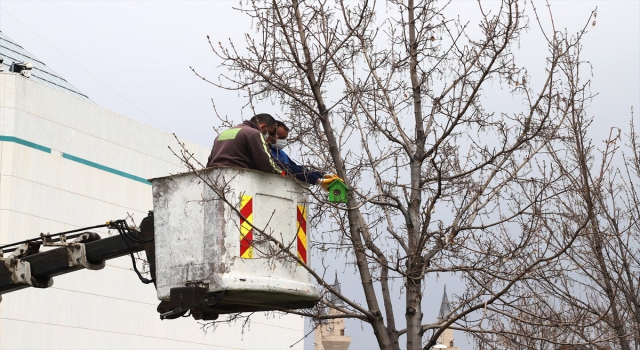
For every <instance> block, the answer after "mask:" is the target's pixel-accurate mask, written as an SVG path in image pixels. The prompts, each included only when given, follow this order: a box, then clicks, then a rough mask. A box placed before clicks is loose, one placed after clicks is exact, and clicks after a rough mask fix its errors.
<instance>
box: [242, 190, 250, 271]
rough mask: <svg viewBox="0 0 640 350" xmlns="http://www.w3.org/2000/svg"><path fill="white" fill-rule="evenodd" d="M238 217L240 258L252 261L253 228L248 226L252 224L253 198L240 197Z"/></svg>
mask: <svg viewBox="0 0 640 350" xmlns="http://www.w3.org/2000/svg"><path fill="white" fill-rule="evenodd" d="M240 215H241V216H240V257H241V258H244V259H252V258H253V246H252V245H251V244H252V243H253V227H251V225H249V224H253V197H251V196H246V195H242V198H241V200H240ZM245 219H246V220H245Z"/></svg>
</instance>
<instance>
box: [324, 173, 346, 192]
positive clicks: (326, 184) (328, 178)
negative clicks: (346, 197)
mask: <svg viewBox="0 0 640 350" xmlns="http://www.w3.org/2000/svg"><path fill="white" fill-rule="evenodd" d="M334 181H342V182H344V180H342V179H341V178H339V177H338V175H336V174H326V175H325V176H323V178H322V179H320V180H318V184H319V185H320V186H322V188H324V189H325V191H328V190H329V185H330V184H331V183H332V182H334Z"/></svg>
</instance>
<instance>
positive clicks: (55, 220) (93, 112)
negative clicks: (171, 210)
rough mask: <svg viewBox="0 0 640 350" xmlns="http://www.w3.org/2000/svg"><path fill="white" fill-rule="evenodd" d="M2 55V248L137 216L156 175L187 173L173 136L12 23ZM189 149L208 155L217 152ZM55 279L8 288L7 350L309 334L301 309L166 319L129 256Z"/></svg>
mask: <svg viewBox="0 0 640 350" xmlns="http://www.w3.org/2000/svg"><path fill="white" fill-rule="evenodd" d="M0 57H2V58H3V59H4V64H5V65H6V66H4V72H2V73H0V245H2V244H7V243H12V242H16V241H19V240H24V239H27V238H33V237H37V236H38V235H39V234H40V233H41V232H50V233H55V232H60V231H66V230H71V229H74V228H80V227H87V226H91V225H97V224H101V223H104V222H105V221H107V220H111V219H122V218H125V217H126V216H127V215H128V214H131V215H133V216H134V218H135V220H136V222H138V223H139V221H140V220H141V219H142V218H143V217H145V216H146V213H147V211H148V210H150V209H152V196H151V186H150V184H149V183H148V182H147V181H146V179H148V178H152V177H158V176H164V175H168V174H170V173H177V172H180V171H183V170H184V169H183V168H182V167H181V164H180V161H179V160H178V159H177V158H176V157H175V156H174V155H173V154H172V153H171V151H170V150H169V149H168V146H171V147H174V148H175V147H177V146H178V145H177V142H176V141H175V140H174V138H173V136H172V135H170V134H167V133H164V132H162V131H159V130H157V129H154V128H152V127H150V126H147V125H144V124H142V123H139V122H137V121H134V120H131V119H128V118H126V117H124V116H121V115H118V114H116V113H113V112H111V111H108V110H106V109H103V108H101V107H99V106H98V105H96V104H95V103H93V102H91V100H89V98H88V97H87V96H86V95H84V94H82V93H81V92H79V91H77V89H75V88H74V87H73V86H71V85H70V84H69V83H68V82H66V81H65V80H64V79H62V78H61V77H59V76H58V75H57V74H55V72H53V71H52V70H50V69H49V68H48V67H47V66H46V65H44V63H42V62H41V61H39V60H37V59H36V58H34V57H32V56H31V55H30V54H29V53H28V52H26V51H25V50H24V49H23V48H22V47H20V46H19V45H17V44H16V43H15V42H13V41H12V40H11V39H10V38H8V37H7V36H6V35H5V34H4V33H2V32H0ZM12 61H15V62H18V61H30V62H32V64H33V66H34V68H33V69H32V71H31V73H32V75H31V77H30V78H26V77H24V76H22V75H21V74H16V73H12V72H7V70H8V67H9V65H10V64H11V62H12ZM187 146H188V148H189V149H190V151H192V152H194V153H195V154H196V156H197V157H199V159H200V160H201V161H206V157H207V155H208V153H209V149H207V148H204V147H201V146H198V145H195V144H191V143H187ZM96 232H98V233H100V235H108V234H109V233H108V232H107V230H104V229H103V230H96ZM54 281H55V282H54V285H53V286H52V287H50V288H48V289H34V288H27V289H23V290H20V291H17V292H13V293H8V294H4V295H3V296H2V302H1V303H0V349H16V348H23V349H24V348H29V349H34V348H38V349H71V348H85V349H86V348H91V349H116V348H117V349H122V348H137V349H142V348H145V349H151V348H153V349H179V348H188V349H284V348H289V346H290V345H292V344H294V343H296V342H298V340H300V339H301V338H302V337H303V335H304V329H303V328H304V322H303V319H302V318H301V317H299V316H293V315H289V316H273V317H268V316H265V315H262V314H256V315H254V316H253V317H252V319H251V322H250V323H249V324H248V326H247V325H245V327H244V331H243V325H242V321H239V322H238V323H237V324H235V325H221V326H219V327H218V328H217V329H216V330H215V331H213V332H212V331H211V330H209V332H207V333H205V332H203V330H201V326H200V325H199V324H198V322H197V321H195V320H194V319H192V318H181V319H177V320H166V321H160V319H159V317H158V313H157V312H156V306H157V304H158V300H157V299H156V291H155V289H154V287H153V285H144V284H142V283H140V281H139V280H138V277H137V276H136V274H135V273H134V272H133V271H132V269H131V261H130V259H129V258H128V257H123V258H120V259H115V260H110V261H107V266H106V267H105V268H104V269H103V270H99V271H88V270H81V271H77V272H74V273H70V274H67V275H62V276H57V277H55V278H54ZM222 318H224V315H222V316H221V319H222ZM302 346H303V342H298V344H297V345H296V346H294V349H296V348H297V349H302Z"/></svg>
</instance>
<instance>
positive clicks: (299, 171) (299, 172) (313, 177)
mask: <svg viewBox="0 0 640 350" xmlns="http://www.w3.org/2000/svg"><path fill="white" fill-rule="evenodd" d="M270 147H271V155H272V156H273V159H275V161H276V164H277V165H278V166H279V167H280V168H282V169H284V171H286V172H287V174H289V175H291V176H293V177H295V178H296V179H298V180H300V181H304V182H306V183H308V184H311V185H315V184H317V183H318V179H321V178H322V176H324V173H321V172H319V171H316V170H312V169H309V168H305V167H302V166H300V165H298V163H296V162H295V161H294V160H293V159H291V158H289V155H287V153H285V151H283V150H281V149H277V148H275V147H274V146H273V145H271V146H270Z"/></svg>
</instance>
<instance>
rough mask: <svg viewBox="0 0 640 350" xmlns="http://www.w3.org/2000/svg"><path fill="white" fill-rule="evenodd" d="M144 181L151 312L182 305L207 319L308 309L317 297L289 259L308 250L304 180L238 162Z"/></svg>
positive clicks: (170, 311) (179, 309) (172, 311)
mask: <svg viewBox="0 0 640 350" xmlns="http://www.w3.org/2000/svg"><path fill="white" fill-rule="evenodd" d="M150 181H151V183H152V185H153V209H154V220H153V221H154V228H155V257H156V269H155V274H156V288H157V291H158V299H160V300H162V301H166V303H165V308H164V309H162V305H163V304H162V303H161V305H160V306H159V308H158V311H159V312H161V313H165V314H167V315H166V317H167V318H172V317H169V315H173V316H174V317H175V316H178V314H183V313H185V312H186V310H189V309H190V310H191V313H192V314H193V315H194V317H195V318H196V319H198V318H200V319H214V318H215V317H217V314H224V313H233V312H245V311H265V310H286V309H297V308H308V307H312V306H313V305H315V303H316V302H317V301H318V300H319V293H318V289H317V288H316V287H315V286H314V285H313V284H312V283H311V276H310V274H309V273H308V272H307V270H305V268H304V267H303V266H301V264H300V262H299V261H298V260H296V259H295V257H296V256H297V257H298V258H299V259H300V260H301V261H304V262H306V263H307V264H308V263H309V257H310V252H309V249H308V248H309V247H310V245H309V241H310V240H309V234H310V232H309V227H308V226H307V224H306V220H307V201H306V199H307V195H306V193H305V191H306V187H305V185H302V184H300V183H299V182H297V181H295V180H294V179H291V178H287V177H282V176H278V175H272V174H267V173H264V172H259V171H255V170H248V169H238V168H209V169H205V170H203V171H201V172H199V173H184V174H178V175H173V176H166V177H161V178H156V179H151V180H150ZM212 187H213V188H212ZM249 223H252V224H253V227H252V226H251V225H250V224H249ZM257 230H262V231H263V232H265V233H267V234H269V235H270V236H272V237H273V238H275V239H276V240H277V241H279V242H280V243H281V244H282V246H284V247H285V248H286V250H287V252H288V253H287V252H283V250H282V246H278V244H277V243H275V242H272V241H271V242H269V241H268V240H265V239H264V236H263V235H262V234H260V233H259V232H258V231H257ZM198 313H199V314H198Z"/></svg>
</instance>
